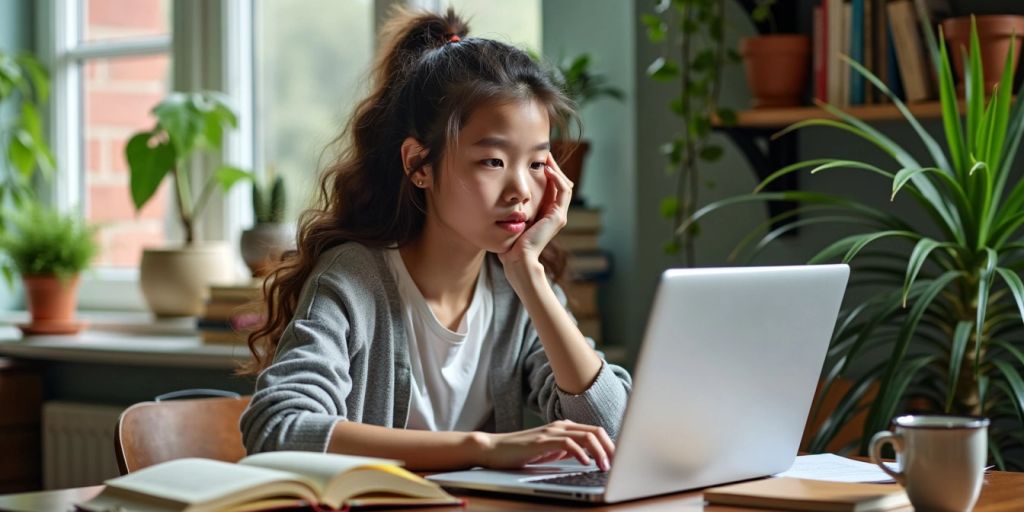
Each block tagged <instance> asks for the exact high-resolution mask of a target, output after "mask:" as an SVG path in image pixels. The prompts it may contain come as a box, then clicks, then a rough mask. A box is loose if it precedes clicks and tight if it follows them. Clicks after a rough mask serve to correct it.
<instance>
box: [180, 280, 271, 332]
mask: <svg viewBox="0 0 1024 512" xmlns="http://www.w3.org/2000/svg"><path fill="white" fill-rule="evenodd" d="M262 293H263V282H262V281H261V280H253V281H252V282H249V283H243V284H237V285H231V286H223V285H215V286H211V287H210V296H209V299H207V301H206V309H205V311H204V312H203V316H201V317H199V318H198V319H197V320H196V328H197V329H198V330H199V338H200V339H201V340H202V341H203V343H215V344H227V345H234V344H245V343H246V338H247V336H248V333H249V331H250V330H251V329H252V328H253V327H254V326H255V325H257V324H258V323H259V322H260V320H261V318H262V317H261V315H262V313H261V312H260V305H261V304H260V299H261V298H262Z"/></svg>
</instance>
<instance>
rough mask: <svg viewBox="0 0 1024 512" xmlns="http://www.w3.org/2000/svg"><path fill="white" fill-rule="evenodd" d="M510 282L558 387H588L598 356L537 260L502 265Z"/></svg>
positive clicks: (597, 368)
mask: <svg viewBox="0 0 1024 512" xmlns="http://www.w3.org/2000/svg"><path fill="white" fill-rule="evenodd" d="M505 272H506V275H508V274H510V273H512V274H515V276H514V277H513V276H508V277H509V283H511V284H512V287H513V289H515V292H516V295H518V296H519V300H521V301H522V303H523V306H524V307H525V308H526V312H527V314H528V315H529V316H530V320H531V321H532V322H533V326H534V328H535V329H536V330H537V335H538V337H539V338H540V341H541V344H542V345H543V346H544V352H545V354H547V356H548V360H549V361H550V364H551V370H552V372H554V375H555V383H557V384H558V387H559V388H561V389H562V391H565V392H566V393H570V394H573V395H578V394H581V393H583V392H584V391H586V390H587V389H589V388H590V385H591V384H592V383H593V382H594V379H596V378H597V374H598V372H600V371H601V365H602V362H601V358H600V357H598V356H597V354H596V353H595V352H594V349H592V348H590V345H589V344H588V343H587V340H586V339H585V338H584V337H583V334H582V333H581V332H580V329H579V327H577V326H576V323H575V322H573V320H572V317H570V316H569V313H568V312H567V311H566V310H565V308H564V307H562V304H561V303H560V302H559V300H558V297H557V296H556V295H555V292H554V290H553V289H552V288H551V284H550V282H549V281H548V279H547V276H546V275H545V274H544V267H543V266H542V265H541V264H540V263H539V262H533V263H532V264H524V265H516V266H513V267H512V268H507V267H506V269H505Z"/></svg>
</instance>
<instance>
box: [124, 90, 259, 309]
mask: <svg viewBox="0 0 1024 512" xmlns="http://www.w3.org/2000/svg"><path fill="white" fill-rule="evenodd" d="M152 112H153V114H154V115H155V116H156V118H157V123H156V126H154V127H153V128H152V129H150V130H146V131H142V132H139V133H136V134H134V135H133V136H132V137H131V139H129V141H128V144H127V145H126V146H125V156H126V157H127V160H128V167H129V169H130V183H131V194H132V201H133V203H134V204H135V208H136V210H140V209H142V207H143V206H145V205H146V203H147V202H148V201H149V200H150V199H151V198H152V197H153V194H155V193H156V191H157V188H158V187H159V186H160V184H161V183H162V182H163V180H164V178H165V177H167V176H171V177H172V179H173V181H174V184H173V185H174V197H175V203H176V206H177V211H178V219H179V221H180V223H181V228H182V231H183V232H184V234H185V240H184V243H183V244H181V245H177V246H173V247H166V248H147V249H145V250H144V252H143V254H142V265H141V268H140V284H141V286H142V294H143V295H144V296H145V298H146V302H147V304H148V305H149V308H150V310H151V311H153V313H155V314H156V315H158V316H187V315H198V314H200V313H202V310H203V303H204V300H205V298H206V294H207V293H208V289H209V286H210V285H211V284H230V283H231V282H233V281H235V279H234V275H235V266H234V257H233V251H231V249H230V247H229V246H228V245H227V243H226V242H199V241H197V240H196V236H195V227H196V226H195V224H196V222H197V220H198V219H199V218H200V215H201V214H202V212H203V210H204V209H205V208H206V205H207V203H208V202H209V201H210V198H211V197H212V196H213V194H214V193H215V192H216V191H217V190H218V189H219V190H221V191H223V192H227V191H228V190H230V189H231V187H232V186H233V185H234V184H235V183H237V182H238V181H239V180H244V179H249V178H250V177H251V175H250V173H248V172H246V171H243V170H241V169H238V168H236V167H231V166H226V165H225V166H221V167H219V168H217V169H216V170H215V171H214V172H212V173H210V175H209V176H207V177H206V179H205V180H204V182H203V185H202V187H201V188H200V189H199V190H198V195H197V196H196V197H193V194H194V193H195V191H194V190H193V188H192V180H193V179H194V178H195V177H194V176H191V175H190V172H189V168H188V164H189V163H190V162H192V161H193V159H194V158H195V156H196V155H197V153H198V154H202V153H203V152H215V151H216V150H219V149H220V148H221V144H222V143H223V138H224V130H226V129H228V128H232V127H235V126H237V124H238V121H237V119H236V117H235V114H234V112H232V111H231V108H230V107H228V104H227V101H226V99H225V98H224V96H223V95H221V94H220V93H216V92H195V93H182V92H174V93H171V94H170V95H169V96H167V98H165V99H164V100H163V101H161V102H160V103H159V104H157V105H156V107H154V108H153V111H152Z"/></svg>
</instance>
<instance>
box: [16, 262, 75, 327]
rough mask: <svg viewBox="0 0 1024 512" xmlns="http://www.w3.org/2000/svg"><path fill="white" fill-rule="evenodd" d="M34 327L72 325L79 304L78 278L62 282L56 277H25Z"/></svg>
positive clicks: (23, 278)
mask: <svg viewBox="0 0 1024 512" xmlns="http://www.w3.org/2000/svg"><path fill="white" fill-rule="evenodd" d="M22 281H24V283H25V294H26V296H27V299H28V300H27V302H28V311H29V314H30V315H31V316H32V326H40V327H42V326H49V325H70V324H72V323H73V322H74V320H75V306H76V305H77V304H78V276H77V275H76V276H74V277H72V278H70V279H67V280H61V279H60V278H59V277H57V276H54V275H42V276H24V277H22Z"/></svg>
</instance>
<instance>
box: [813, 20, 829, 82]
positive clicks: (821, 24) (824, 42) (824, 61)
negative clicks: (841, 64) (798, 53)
mask: <svg viewBox="0 0 1024 512" xmlns="http://www.w3.org/2000/svg"><path fill="white" fill-rule="evenodd" d="M826 9H828V2H825V1H822V2H821V3H820V4H819V5H818V6H816V7H815V8H814V97H815V98H816V99H817V100H819V101H825V102H827V101H828V72H827V71H826V69H827V66H828V36H827V35H826V33H825V32H826V30H827V27H828V23H827V22H826V18H827V16H828V15H827V14H826V12H825V10H826Z"/></svg>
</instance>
